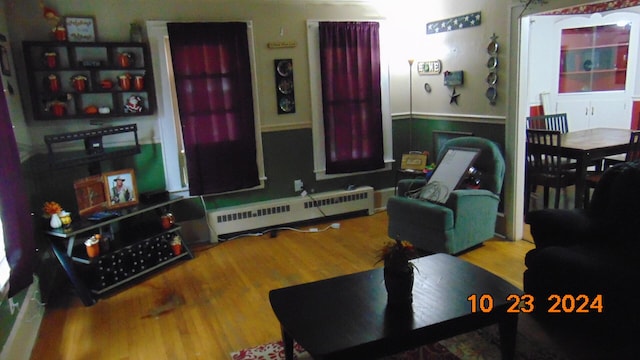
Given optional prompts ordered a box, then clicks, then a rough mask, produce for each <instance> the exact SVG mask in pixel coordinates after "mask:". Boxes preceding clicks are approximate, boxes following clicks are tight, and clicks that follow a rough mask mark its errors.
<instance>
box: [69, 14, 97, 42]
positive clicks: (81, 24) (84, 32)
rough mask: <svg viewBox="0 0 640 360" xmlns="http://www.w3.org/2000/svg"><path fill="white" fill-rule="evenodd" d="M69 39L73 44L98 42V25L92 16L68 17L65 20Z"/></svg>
mask: <svg viewBox="0 0 640 360" xmlns="http://www.w3.org/2000/svg"><path fill="white" fill-rule="evenodd" d="M64 21H65V25H66V27H67V37H68V38H69V41H72V42H94V41H96V23H95V20H94V19H93V17H91V16H83V17H80V16H75V17H74V16H67V17H66V18H65V19H64Z"/></svg>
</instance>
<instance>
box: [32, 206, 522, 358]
mask: <svg viewBox="0 0 640 360" xmlns="http://www.w3.org/2000/svg"><path fill="white" fill-rule="evenodd" d="M387 221H388V220H387V214H386V212H380V213H377V214H375V215H372V216H364V217H357V218H351V219H347V220H340V221H337V222H339V223H340V224H341V227H340V228H339V229H333V228H329V229H328V230H326V231H322V230H323V229H324V228H325V226H329V225H330V223H327V224H316V225H313V227H317V228H319V229H320V230H321V231H320V232H314V233H303V232H297V231H292V230H286V231H280V232H279V233H278V235H277V237H273V238H272V237H270V236H269V235H264V236H260V237H243V238H238V239H235V240H231V241H227V242H224V243H220V244H216V245H211V246H207V247H201V248H199V249H193V250H194V254H195V259H193V260H190V261H185V262H180V263H178V264H176V265H175V266H172V267H170V268H168V269H166V270H163V271H161V272H158V273H156V274H155V275H154V276H151V277H150V278H148V279H146V280H145V281H143V282H140V283H138V284H136V285H135V286H132V287H130V288H128V289H126V290H124V291H120V292H118V293H116V294H114V295H113V296H111V297H109V298H106V299H101V300H100V301H98V303H97V304H96V305H94V306H91V307H85V306H83V305H82V303H81V302H80V301H79V300H78V298H77V297H75V296H73V295H70V296H68V297H65V299H61V301H57V302H56V304H50V305H47V310H46V314H45V317H44V320H43V321H42V325H41V327H40V334H39V337H38V340H37V343H36V345H35V347H34V350H33V353H32V356H31V359H34V360H36V359H38V360H39V359H94V360H97V359H109V360H112V359H120V360H127V359H155V360H160V359H171V360H173V359H229V353H230V352H232V351H235V350H240V349H243V348H246V347H250V346H254V345H258V344H263V343H266V342H270V341H274V340H279V339H280V328H279V325H278V321H277V320H276V318H275V316H274V315H273V312H272V311H271V307H270V305H269V300H268V293H269V290H271V289H274V288H279V287H283V286H288V285H293V284H298V283H303V282H309V281H314V280H319V279H324V278H329V277H334V276H338V275H344V274H348V273H354V272H358V271H364V270H369V269H371V268H374V267H377V266H381V264H376V256H377V251H378V249H379V248H380V247H381V246H382V245H383V244H384V243H385V242H386V241H388V240H389V239H388V237H387V236H386V229H387ZM302 229H304V228H302ZM531 248H533V244H532V243H530V242H527V241H522V240H521V241H516V242H511V241H506V240H501V239H498V238H496V239H492V240H490V241H487V242H485V244H484V245H483V246H481V247H478V248H476V249H473V250H472V251H469V252H467V253H465V254H463V255H461V256H460V257H461V258H463V259H465V260H467V261H469V262H472V263H475V264H477V265H479V266H481V267H483V268H486V269H487V270H489V271H491V272H493V273H495V274H497V275H499V276H501V277H503V278H504V279H506V280H507V281H509V282H511V283H513V284H514V285H515V286H517V287H519V288H522V273H523V271H524V260H523V259H524V254H525V253H526V252H527V251H528V250H529V249H531Z"/></svg>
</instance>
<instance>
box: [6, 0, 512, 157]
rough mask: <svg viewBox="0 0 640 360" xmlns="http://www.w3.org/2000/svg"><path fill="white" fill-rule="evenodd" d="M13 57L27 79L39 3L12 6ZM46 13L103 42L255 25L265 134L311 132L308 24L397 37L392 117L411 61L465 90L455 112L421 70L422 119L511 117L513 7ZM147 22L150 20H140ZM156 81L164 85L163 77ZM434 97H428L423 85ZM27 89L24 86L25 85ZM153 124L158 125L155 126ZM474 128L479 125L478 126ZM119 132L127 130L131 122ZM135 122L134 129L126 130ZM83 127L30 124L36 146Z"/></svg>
mask: <svg viewBox="0 0 640 360" xmlns="http://www.w3.org/2000/svg"><path fill="white" fill-rule="evenodd" d="M5 1H7V6H6V8H7V14H8V19H9V20H8V21H9V31H10V32H11V35H12V40H13V48H14V50H15V52H16V54H17V55H18V56H17V57H16V66H17V67H18V73H19V75H22V76H21V79H22V78H24V70H23V64H22V57H21V52H20V43H21V41H23V40H47V39H48V38H49V25H48V24H47V22H46V21H45V20H44V19H43V17H42V10H41V9H40V7H39V0H5ZM46 3H47V5H48V6H50V7H51V8H53V9H55V10H57V11H58V12H59V13H60V14H61V15H63V16H64V15H91V16H94V17H95V18H96V24H97V34H98V40H99V41H126V40H128V38H129V23H131V22H133V21H137V22H144V21H145V20H176V21H194V20H202V21H206V20H252V21H253V26H254V34H255V44H256V63H257V76H258V89H259V97H260V113H261V121H262V124H263V130H273V129H282V128H287V127H310V121H311V120H310V119H311V113H310V109H309V107H310V93H309V74H308V66H307V44H306V43H307V41H306V20H308V19H313V20H368V19H384V20H385V21H386V22H387V28H388V29H389V30H391V40H392V41H391V43H390V49H391V58H390V73H391V109H392V113H394V114H396V115H399V114H406V113H408V111H409V101H408V94H409V68H408V63H407V60H408V59H409V58H414V59H415V60H416V61H422V60H435V59H439V60H441V61H442V64H443V69H444V70H463V71H464V75H465V79H464V81H465V83H464V85H463V86H460V87H458V88H457V89H456V92H457V93H459V94H461V95H460V97H459V101H458V105H454V104H450V103H449V99H450V97H449V95H450V93H451V89H448V88H447V87H445V86H444V84H443V75H442V74H440V75H428V76H418V74H417V72H416V65H415V64H414V67H413V69H414V73H413V74H414V75H413V85H414V87H413V95H414V98H413V111H414V113H416V114H424V115H437V116H452V117H461V118H463V119H468V118H471V119H472V120H473V119H476V118H483V119H489V120H490V121H503V119H504V116H505V114H506V99H507V97H506V96H505V94H506V93H505V92H504V90H503V89H505V86H506V79H507V76H506V74H507V70H506V69H507V63H508V61H507V60H508V52H509V46H508V43H507V39H508V34H507V29H508V15H509V1H508V0H494V1H491V0H488V1H478V0H460V1H456V2H441V3H442V4H437V3H438V2H436V5H434V4H433V3H434V2H433V1H409V0H397V1H337V0H334V1H314V0H306V1H305V0H272V1H268V0H236V1H224V0H208V1H205V0H192V1H167V0H109V1H102V0H49V1H46ZM476 11H481V12H482V24H481V25H480V26H477V27H473V28H468V29H463V30H456V31H451V32H446V33H441V34H434V35H426V23H427V22H430V21H436V20H441V19H445V18H449V17H453V16H458V15H463V14H467V13H471V12H476ZM139 14H143V15H139ZM493 33H495V34H496V35H497V36H498V42H499V43H500V45H501V47H500V53H499V61H500V68H499V75H500V78H499V81H498V91H499V96H498V103H497V105H495V106H492V105H490V104H489V102H488V100H487V99H486V98H485V91H486V89H487V85H486V83H485V78H486V75H487V73H488V70H487V67H486V63H487V60H488V54H487V51H486V47H487V44H488V43H489V42H490V36H491V35H492V34H493ZM280 40H286V41H296V42H297V44H298V45H297V47H295V48H292V49H275V50H274V49H268V48H267V43H268V42H270V41H280ZM277 58H292V59H293V62H294V76H295V89H296V102H297V106H296V109H297V112H296V113H295V114H288V115H277V111H276V101H275V91H274V85H273V83H274V79H273V76H274V74H273V59H277ZM156 78H157V75H156ZM425 82H428V83H429V84H430V85H431V87H432V89H433V91H432V92H431V94H427V93H426V92H425V91H424V84H425ZM20 86H21V88H24V87H25V85H24V82H22V81H21V82H20ZM151 118H155V117H151ZM476 120H477V119H476ZM117 122H123V123H126V122H127V119H122V120H118V121H117ZM117 122H115V123H117ZM129 122H130V120H129ZM136 122H137V123H138V124H139V126H141V140H142V141H143V142H154V141H157V139H156V138H154V136H155V135H154V134H156V133H157V132H156V131H155V130H156V129H155V128H156V126H157V125H156V124H153V123H154V119H149V121H147V119H146V118H145V119H140V118H138V119H136ZM78 124H79V122H78V121H60V122H54V123H51V122H45V123H43V122H39V123H33V122H29V123H28V125H29V131H30V133H31V134H32V140H33V142H34V143H35V144H38V143H40V142H42V136H43V135H44V134H47V133H56V132H63V131H69V130H76V129H77V128H78V127H79V125H78Z"/></svg>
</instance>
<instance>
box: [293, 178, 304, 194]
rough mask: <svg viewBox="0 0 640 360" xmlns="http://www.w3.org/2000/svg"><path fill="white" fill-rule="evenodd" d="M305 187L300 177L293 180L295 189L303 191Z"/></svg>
mask: <svg viewBox="0 0 640 360" xmlns="http://www.w3.org/2000/svg"><path fill="white" fill-rule="evenodd" d="M303 187H304V183H302V180H300V179H298V180H293V189H294V190H295V192H300V191H302V188H303Z"/></svg>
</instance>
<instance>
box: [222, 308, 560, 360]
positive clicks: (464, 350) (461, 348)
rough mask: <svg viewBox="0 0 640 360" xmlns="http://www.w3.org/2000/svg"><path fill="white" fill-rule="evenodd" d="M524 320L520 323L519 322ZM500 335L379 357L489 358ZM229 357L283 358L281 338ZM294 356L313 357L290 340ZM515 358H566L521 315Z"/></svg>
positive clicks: (472, 335) (485, 331)
mask: <svg viewBox="0 0 640 360" xmlns="http://www.w3.org/2000/svg"><path fill="white" fill-rule="evenodd" d="M523 323H524V324H523ZM500 358H501V355H500V335H499V332H498V326H497V325H492V326H488V327H485V328H482V329H479V330H476V331H472V332H469V333H465V334H461V335H458V336H455V337H452V338H449V339H445V340H442V341H439V342H437V343H434V344H429V345H424V346H422V347H419V348H417V349H413V350H409V351H405V352H402V353H399V354H396V355H392V356H387V357H384V358H381V359H383V360H457V359H460V360H481V359H486V360H492V359H500ZM231 359H232V360H281V359H284V346H283V344H282V341H276V342H272V343H268V344H264V345H259V346H255V347H252V348H247V349H243V350H240V351H235V352H233V353H231ZM294 359H297V360H312V359H313V358H312V357H311V356H310V355H309V353H307V352H306V351H305V350H304V349H303V348H302V347H301V346H300V345H298V344H297V343H294ZM515 359H518V360H564V359H568V358H567V357H566V356H565V355H564V354H563V353H562V352H561V351H560V350H559V349H558V348H557V346H556V345H555V344H554V343H553V342H551V340H550V339H549V338H548V337H546V336H545V334H544V333H543V332H542V331H541V330H540V328H539V327H538V326H537V324H536V323H535V322H534V321H533V320H532V319H529V318H526V317H524V318H523V317H522V316H521V319H520V321H519V324H518V335H517V338H516V356H515Z"/></svg>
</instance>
